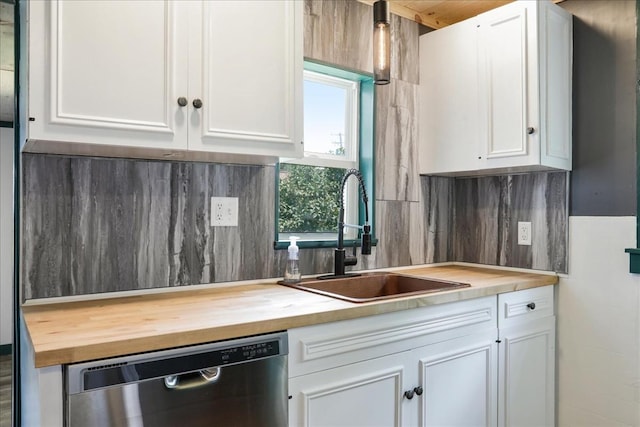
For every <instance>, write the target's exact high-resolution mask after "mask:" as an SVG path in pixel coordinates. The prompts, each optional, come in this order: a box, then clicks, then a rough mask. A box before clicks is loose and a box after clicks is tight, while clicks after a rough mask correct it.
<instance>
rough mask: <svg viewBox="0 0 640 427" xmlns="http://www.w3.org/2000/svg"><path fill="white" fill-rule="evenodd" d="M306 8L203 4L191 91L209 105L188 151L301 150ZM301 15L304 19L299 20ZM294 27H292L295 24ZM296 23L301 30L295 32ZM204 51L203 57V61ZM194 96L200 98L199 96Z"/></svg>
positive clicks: (287, 4)
mask: <svg viewBox="0 0 640 427" xmlns="http://www.w3.org/2000/svg"><path fill="white" fill-rule="evenodd" d="M301 10H302V2H297V1H264V0H258V1H242V2H231V1H205V2H204V3H203V4H202V6H201V7H199V8H196V10H195V11H194V12H195V15H194V17H193V19H192V21H193V24H194V30H196V28H195V27H197V26H199V25H201V26H202V29H201V33H202V34H203V35H204V36H203V37H201V36H199V35H198V33H200V31H195V32H194V37H193V41H192V43H190V50H191V52H192V53H193V56H194V58H196V59H195V60H194V61H193V67H191V68H190V70H189V71H190V73H191V78H190V79H189V81H190V85H192V86H191V87H190V92H191V93H194V94H202V101H203V103H204V105H203V107H202V109H201V113H200V115H199V117H194V119H196V120H197V119H199V120H201V124H200V126H199V127H198V132H193V133H190V134H189V148H190V149H195V150H200V151H216V150H218V151H225V152H230V153H233V152H238V151H240V152H246V153H248V154H265V155H274V154H275V155H278V154H284V155H291V154H294V153H295V152H296V151H298V150H299V151H300V152H302V148H303V147H302V143H301V142H302V136H301V135H300V134H297V131H301V129H296V125H297V124H298V125H299V124H302V104H300V103H299V101H301V100H302V97H301V93H302V57H303V55H302V50H301V47H302V45H301V43H300V41H301V39H302V37H301V36H300V35H298V33H299V34H301V31H302V14H301V13H298V12H300V11H301ZM297 14H298V15H299V16H297ZM292 24H294V25H292ZM295 24H297V25H298V26H299V28H296V25H295ZM198 52H202V55H198ZM194 96H195V95H194Z"/></svg>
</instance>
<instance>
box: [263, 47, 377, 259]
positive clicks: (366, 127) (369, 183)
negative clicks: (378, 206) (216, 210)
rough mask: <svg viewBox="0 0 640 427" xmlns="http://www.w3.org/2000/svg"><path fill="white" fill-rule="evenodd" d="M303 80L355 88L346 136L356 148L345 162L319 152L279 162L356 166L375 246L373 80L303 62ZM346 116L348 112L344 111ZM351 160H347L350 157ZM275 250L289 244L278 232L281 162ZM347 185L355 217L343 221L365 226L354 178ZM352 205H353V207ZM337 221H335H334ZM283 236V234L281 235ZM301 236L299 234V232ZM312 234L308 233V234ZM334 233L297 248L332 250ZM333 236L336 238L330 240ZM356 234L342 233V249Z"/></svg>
mask: <svg viewBox="0 0 640 427" xmlns="http://www.w3.org/2000/svg"><path fill="white" fill-rule="evenodd" d="M304 70H305V78H306V76H312V77H311V79H310V80H312V81H314V80H315V79H318V80H319V81H320V82H330V84H331V83H335V82H339V81H340V80H343V81H344V80H346V81H349V82H350V83H348V84H345V83H343V84H341V85H340V86H339V87H346V86H352V87H354V86H355V87H357V91H356V93H355V94H354V95H353V96H351V97H350V100H349V101H348V102H350V103H351V105H350V108H348V109H347V110H351V112H352V113H353V108H354V107H357V108H356V120H355V122H354V126H353V129H349V133H350V134H351V135H354V140H353V143H352V144H351V145H352V147H355V150H354V152H353V153H351V154H352V155H351V156H347V157H348V158H347V159H341V158H336V157H338V156H332V155H330V154H327V155H322V154H319V153H313V154H312V155H311V156H305V158H302V159H286V161H285V160H284V159H281V162H282V163H292V164H305V165H311V166H324V167H341V168H342V167H344V168H346V169H348V168H352V167H356V168H358V169H359V170H360V172H361V173H362V175H363V177H364V180H365V188H366V190H367V195H368V197H369V203H368V204H369V224H371V226H372V243H373V244H374V245H375V244H376V243H377V239H376V238H375V227H374V218H375V192H374V188H375V185H374V184H375V183H374V144H373V141H374V135H375V133H374V128H375V118H374V105H375V91H374V84H373V77H372V76H371V75H364V74H362V73H357V72H352V71H349V70H344V69H339V68H336V67H333V66H329V65H325V64H322V63H318V62H314V61H310V60H308V59H305V64H304ZM346 113H347V114H349V111H347V112H346ZM349 157H350V158H349ZM274 181H275V195H276V197H275V221H274V223H275V239H274V240H275V241H274V248H275V249H286V248H287V247H288V245H289V241H288V237H286V238H285V237H284V236H282V237H280V234H281V233H280V232H279V230H278V229H279V205H280V195H279V184H280V163H278V164H276V171H275V179H274ZM347 185H348V186H349V187H350V188H351V190H350V191H351V193H352V194H357V197H353V198H352V201H351V206H347V210H349V208H351V211H352V212H355V213H356V214H355V215H353V216H352V217H351V218H346V219H345V222H347V223H354V221H355V220H357V221H356V222H355V223H356V224H360V225H362V224H363V223H364V216H365V215H364V208H363V207H362V203H361V195H360V191H359V188H358V185H357V182H356V180H355V179H349V181H347ZM354 205H355V206H354ZM336 222H337V218H336ZM283 234H285V233H283ZM286 234H287V236H288V235H298V234H297V233H286ZM301 234H302V233H301ZM309 234H311V233H309ZM309 234H307V236H308V235H309ZM318 234H319V235H321V236H323V237H328V235H327V233H318ZM337 234H338V233H337V230H336V232H335V233H331V234H330V235H331V236H332V237H331V238H328V239H325V238H322V239H307V240H299V241H298V242H297V244H298V246H299V247H301V248H327V247H335V246H336V239H337ZM333 236H335V237H333ZM358 236H359V231H358V230H355V229H352V228H347V229H346V230H345V241H344V243H345V247H347V246H359V245H360V240H359V237H358Z"/></svg>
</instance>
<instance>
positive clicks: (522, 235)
mask: <svg viewBox="0 0 640 427" xmlns="http://www.w3.org/2000/svg"><path fill="white" fill-rule="evenodd" d="M518 244H519V245H529V246H530V245H531V223H530V222H518Z"/></svg>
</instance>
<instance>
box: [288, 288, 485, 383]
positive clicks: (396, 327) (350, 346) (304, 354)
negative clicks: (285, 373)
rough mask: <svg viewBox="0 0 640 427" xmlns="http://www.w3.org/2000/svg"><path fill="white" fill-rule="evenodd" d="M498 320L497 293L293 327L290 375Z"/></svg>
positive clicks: (426, 341)
mask: <svg viewBox="0 0 640 427" xmlns="http://www.w3.org/2000/svg"><path fill="white" fill-rule="evenodd" d="M496 323H497V322H496V298H495V296H493V297H484V298H478V299H473V300H468V301H459V302H453V303H448V304H438V305H433V306H429V307H420V308H415V309H412V310H404V311H399V312H395V313H386V314H380V315H377V316H370V317H363V318H359V319H351V320H343V321H339V322H332V323H326V324H320V325H312V326H305V327H302V328H295V329H290V330H289V377H290V378H292V377H296V376H298V375H304V374H308V373H311V372H317V371H322V370H324V369H330V368H334V367H337V366H342V365H347V364H350V363H354V362H358V361H361V360H366V359H372V358H374V357H381V356H385V355H388V354H393V353H398V352H401V351H405V350H410V349H412V348H415V347H419V346H423V345H428V344H432V343H434V342H440V341H446V340H449V339H452V338H456V337H459V336H465V335H470V334H473V333H478V332H480V331H486V330H491V329H493V330H496ZM496 334H497V330H496Z"/></svg>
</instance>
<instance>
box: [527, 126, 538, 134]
mask: <svg viewBox="0 0 640 427" xmlns="http://www.w3.org/2000/svg"><path fill="white" fill-rule="evenodd" d="M535 131H536V128H533V127H528V128H527V133H528V134H529V135H533V133H534V132H535Z"/></svg>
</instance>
